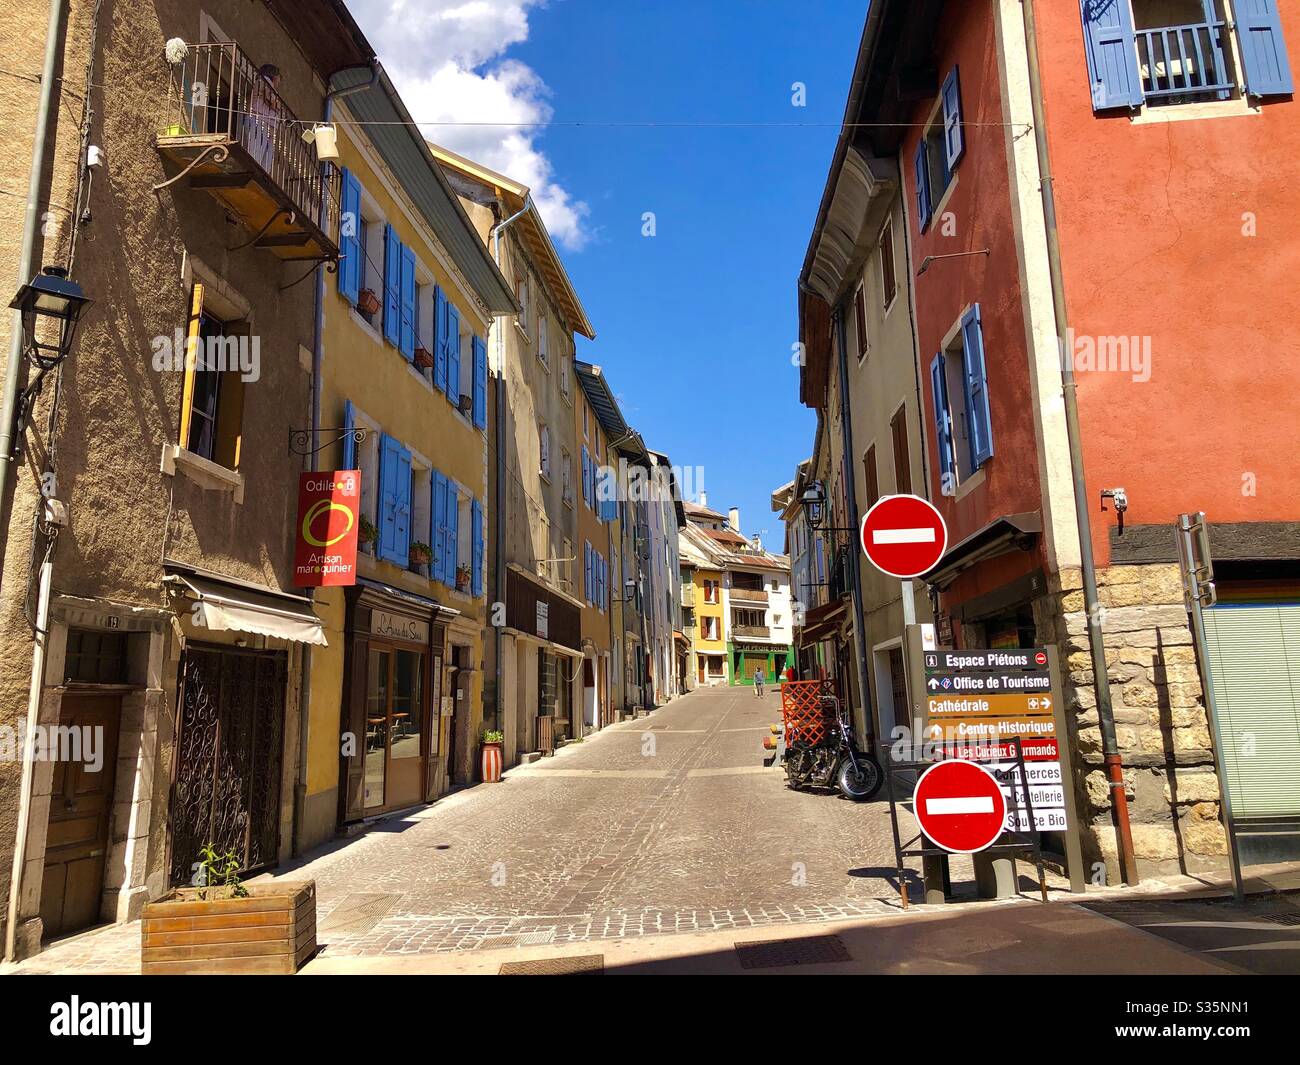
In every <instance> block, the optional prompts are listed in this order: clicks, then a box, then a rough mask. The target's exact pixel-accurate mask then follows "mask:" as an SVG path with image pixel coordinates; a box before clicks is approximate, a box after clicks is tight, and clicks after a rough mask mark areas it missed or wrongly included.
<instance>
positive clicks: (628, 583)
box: [614, 577, 636, 603]
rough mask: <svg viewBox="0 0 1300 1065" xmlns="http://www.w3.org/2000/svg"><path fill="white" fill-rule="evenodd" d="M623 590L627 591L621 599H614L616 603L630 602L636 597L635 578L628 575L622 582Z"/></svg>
mask: <svg viewBox="0 0 1300 1065" xmlns="http://www.w3.org/2000/svg"><path fill="white" fill-rule="evenodd" d="M623 591H624V592H625V593H627V594H626V595H624V596H623V598H622V599H616V600H614V601H615V602H616V603H630V602H632V600H633V599H635V598H636V578H634V577H629V578H628V579H627V580H625V581H624V582H623Z"/></svg>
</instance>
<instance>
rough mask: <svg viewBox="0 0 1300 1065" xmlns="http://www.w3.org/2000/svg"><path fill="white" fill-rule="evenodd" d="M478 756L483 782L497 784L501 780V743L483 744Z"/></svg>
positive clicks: (502, 763) (502, 762)
mask: <svg viewBox="0 0 1300 1065" xmlns="http://www.w3.org/2000/svg"><path fill="white" fill-rule="evenodd" d="M480 758H481V764H480V769H481V771H482V774H483V783H484V784H499V783H500V782H501V768H502V766H503V765H504V761H503V755H502V753H501V744H499V743H485V744H483V747H482V754H481V756H480Z"/></svg>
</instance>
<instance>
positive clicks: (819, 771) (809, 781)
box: [785, 695, 885, 802]
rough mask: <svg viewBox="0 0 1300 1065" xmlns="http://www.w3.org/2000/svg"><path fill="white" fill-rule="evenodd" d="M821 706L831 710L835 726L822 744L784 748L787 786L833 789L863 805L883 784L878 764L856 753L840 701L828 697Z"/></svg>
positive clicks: (801, 744) (846, 715) (868, 757)
mask: <svg viewBox="0 0 1300 1065" xmlns="http://www.w3.org/2000/svg"><path fill="white" fill-rule="evenodd" d="M822 702H823V703H824V704H826V705H828V706H830V707H833V710H834V719H835V723H834V725H833V726H832V727H831V728H830V730H829V734H828V736H827V737H826V739H825V740H824V741H822V742H821V743H816V744H810V743H805V742H802V741H799V740H796V741H795V742H794V743H791V744H790V745H789V746H788V747H787V748H786V751H785V774H786V783H787V784H788V785H789V786H790V787H792V788H831V787H835V788H839V790H840V794H842V795H843V796H844V797H845V798H846V799H852V800H853V801H854V802H866V801H867V800H868V799H870V798H871V797H872V796H873V795H875V794H876V792H877V791H879V790H880V785H881V784H882V783H884V779H885V777H884V773H883V772H882V771H881V769H880V763H879V762H877V761H876V760H875V759H874V758H873V757H872V756H871V755H869V754H867V753H865V752H863V751H859V750H858V749H857V746H856V745H855V743H854V741H853V726H852V724H851V723H850V721H849V715H848V712H847V711H846V710H845V709H844V707H843V706H841V705H840V701H839V699H837V698H835V697H834V696H831V695H827V696H823V697H822Z"/></svg>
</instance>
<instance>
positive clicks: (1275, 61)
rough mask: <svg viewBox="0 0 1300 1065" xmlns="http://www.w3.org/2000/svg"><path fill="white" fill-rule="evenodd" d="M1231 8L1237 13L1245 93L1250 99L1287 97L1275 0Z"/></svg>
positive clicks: (1243, 1)
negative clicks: (1257, 97)
mask: <svg viewBox="0 0 1300 1065" xmlns="http://www.w3.org/2000/svg"><path fill="white" fill-rule="evenodd" d="M1232 7H1233V10H1234V11H1235V12H1236V13H1237V34H1238V36H1239V37H1240V38H1241V65H1242V66H1243V67H1244V68H1245V74H1246V92H1248V93H1249V94H1250V95H1251V96H1287V95H1290V94H1291V92H1293V91H1294V83H1293V82H1292V80H1291V65H1290V63H1289V62H1288V61H1287V55H1286V41H1285V40H1283V38H1282V16H1281V15H1279V14H1278V10H1277V0H1236V2H1235V3H1234V4H1233V5H1232Z"/></svg>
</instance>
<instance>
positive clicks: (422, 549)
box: [409, 540, 433, 566]
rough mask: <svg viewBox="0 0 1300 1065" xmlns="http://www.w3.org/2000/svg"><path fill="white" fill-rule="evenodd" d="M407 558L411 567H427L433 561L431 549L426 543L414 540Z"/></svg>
mask: <svg viewBox="0 0 1300 1065" xmlns="http://www.w3.org/2000/svg"><path fill="white" fill-rule="evenodd" d="M409 557H410V560H411V565H413V566H427V565H428V564H429V563H430V562H431V561H432V560H433V548H431V547H430V546H429V545H428V544H426V543H422V542H421V541H419V540H416V541H415V543H413V544H412V545H411V550H410V552H409Z"/></svg>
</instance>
